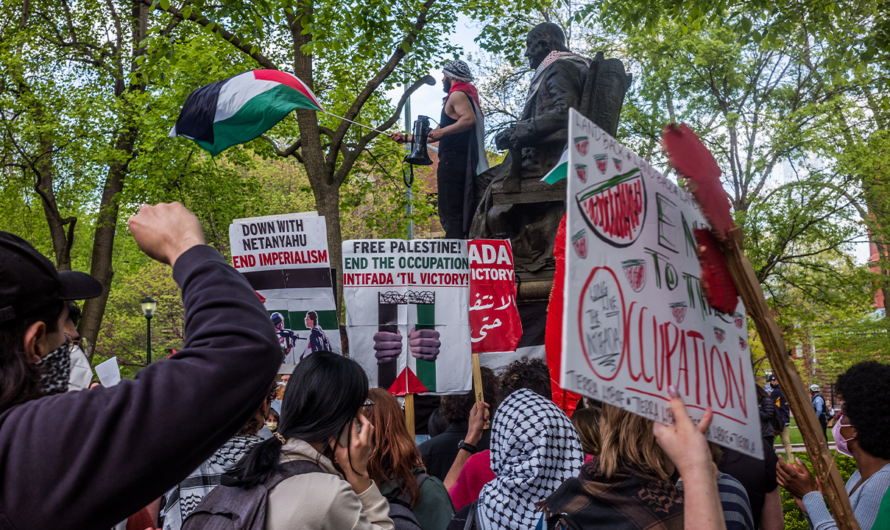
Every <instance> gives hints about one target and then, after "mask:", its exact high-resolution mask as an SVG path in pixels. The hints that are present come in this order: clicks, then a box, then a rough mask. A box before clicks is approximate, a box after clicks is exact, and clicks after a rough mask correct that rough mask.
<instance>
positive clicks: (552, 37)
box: [525, 22, 569, 70]
mask: <svg viewBox="0 0 890 530" xmlns="http://www.w3.org/2000/svg"><path fill="white" fill-rule="evenodd" d="M525 44H526V47H525V56H526V57H528V65H529V66H530V67H531V68H532V69H533V70H534V69H535V68H537V67H538V66H541V63H542V62H543V61H544V59H546V58H547V55H549V54H550V52H553V51H560V52H567V51H569V49H568V48H566V35H565V33H563V32H562V28H560V27H559V26H557V25H556V24H553V23H550V22H543V23H541V24H538V25H537V26H535V27H534V28H532V30H531V31H529V32H528V37H526V38H525Z"/></svg>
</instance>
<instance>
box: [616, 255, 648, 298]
mask: <svg viewBox="0 0 890 530" xmlns="http://www.w3.org/2000/svg"><path fill="white" fill-rule="evenodd" d="M621 268H623V269H624V275H625V276H626V277H627V281H628V282H630V288H631V289H633V290H634V292H635V293H638V292H640V291H642V290H643V287H644V286H645V285H646V262H645V261H644V260H641V259H629V260H627V261H622V262H621Z"/></svg>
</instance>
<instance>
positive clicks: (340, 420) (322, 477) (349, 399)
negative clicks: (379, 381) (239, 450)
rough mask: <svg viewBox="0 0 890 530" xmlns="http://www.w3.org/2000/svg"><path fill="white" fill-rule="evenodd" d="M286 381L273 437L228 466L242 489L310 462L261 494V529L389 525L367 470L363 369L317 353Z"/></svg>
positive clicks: (386, 529) (369, 438) (374, 529)
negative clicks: (308, 468) (291, 464)
mask: <svg viewBox="0 0 890 530" xmlns="http://www.w3.org/2000/svg"><path fill="white" fill-rule="evenodd" d="M331 381H336V382H337V384H336V385H332V384H331ZM290 383H291V384H288V386H287V389H286V390H285V392H284V400H283V401H282V404H281V420H280V422H279V424H278V430H277V432H276V433H275V435H274V436H273V437H272V438H269V439H268V440H265V441H263V442H260V443H258V444H257V445H255V446H254V447H253V448H252V449H251V450H250V451H249V452H248V453H247V454H246V455H245V456H244V457H243V458H242V459H241V461H239V462H238V464H237V465H236V466H235V467H234V469H233V470H232V471H231V474H232V475H234V476H235V477H237V479H238V481H239V482H240V483H241V485H242V487H245V488H247V489H250V488H252V487H254V486H257V485H260V484H263V483H265V482H266V481H267V480H268V479H269V478H270V477H271V476H272V475H273V474H275V473H281V472H284V473H286V472H287V471H286V470H287V468H285V467H283V466H282V464H285V463H288V462H295V461H306V462H309V463H311V464H313V465H314V466H313V469H312V471H311V472H301V473H300V474H295V475H293V476H290V477H288V478H286V479H284V480H283V481H281V482H279V483H278V484H277V485H276V486H275V487H273V488H272V489H271V490H270V491H269V495H268V499H267V505H266V517H265V528H275V529H283V530H286V529H291V528H294V529H297V528H299V529H307V530H312V529H322V528H338V529H341V528H342V529H344V530H349V529H354V530H391V529H393V528H394V525H393V522H392V520H391V519H390V518H389V515H388V514H389V503H388V502H387V501H386V499H385V498H384V497H383V495H382V494H381V493H380V490H379V489H378V487H377V485H376V484H375V483H374V481H373V480H372V479H371V478H370V476H369V474H368V458H369V456H370V454H371V448H372V446H373V440H374V426H373V425H371V423H370V422H369V421H368V419H367V418H366V417H365V416H364V415H363V414H361V412H360V411H361V409H362V408H363V407H366V406H367V399H368V376H367V375H366V374H365V371H364V370H363V369H362V368H361V366H359V365H358V363H356V362H355V361H353V360H352V359H349V358H346V357H343V356H342V355H337V354H335V353H331V352H328V351H319V352H315V353H313V354H312V355H310V356H308V357H306V359H304V360H303V361H302V362H300V364H299V365H297V367H296V368H295V369H294V372H293V374H292V375H291V378H290Z"/></svg>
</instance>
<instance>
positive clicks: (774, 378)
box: [766, 374, 778, 381]
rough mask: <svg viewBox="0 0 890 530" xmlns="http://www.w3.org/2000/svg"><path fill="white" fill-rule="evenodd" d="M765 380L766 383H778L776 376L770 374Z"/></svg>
mask: <svg viewBox="0 0 890 530" xmlns="http://www.w3.org/2000/svg"><path fill="white" fill-rule="evenodd" d="M766 380H767V381H778V379H776V376H775V375H772V374H770V376H769V377H767V378H766Z"/></svg>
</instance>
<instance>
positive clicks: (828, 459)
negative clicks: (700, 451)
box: [723, 228, 860, 530]
mask: <svg viewBox="0 0 890 530" xmlns="http://www.w3.org/2000/svg"><path fill="white" fill-rule="evenodd" d="M731 235H732V238H733V241H731V242H727V243H728V244H726V245H723V253H724V257H725V258H726V265H727V267H728V268H729V272H730V274H731V275H732V280H733V282H734V283H735V285H736V288H737V289H738V291H739V296H741V297H742V301H743V302H744V303H745V309H746V310H747V312H748V317H749V318H751V319H752V320H753V321H754V324H755V325H756V326H757V332H758V333H759V334H760V340H761V341H762V342H763V349H764V350H766V355H767V357H768V358H769V362H770V365H771V366H772V368H773V373H774V374H775V376H776V378H777V379H778V380H779V385H780V386H781V388H782V393H783V394H784V395H785V399H787V400H788V404H789V405H790V406H791V411H792V412H793V413H794V417H795V418H796V419H797V428H798V429H799V430H800V434H801V435H802V436H803V442H804V445H805V446H806V449H807V453H808V454H809V455H810V461H811V462H812V463H813V471H814V472H815V476H816V478H817V479H818V480H819V484H820V486H821V487H822V495H823V496H824V497H825V500H826V502H827V504H828V506H829V508H831V513H832V514H833V515H834V520H835V521H836V522H837V527H838V529H839V530H860V528H859V523H857V522H856V518H855V517H854V515H853V508H852V507H851V506H850V497H849V496H848V495H847V491H846V489H845V488H844V482H843V480H841V475H840V473H839V472H838V469H837V466H836V465H835V463H834V458H833V457H832V455H831V451H830V450H829V449H828V443H827V442H826V441H825V434H824V433H823V432H822V428H821V426H820V425H819V419H818V418H817V417H816V411H815V409H813V405H812V403H811V402H810V399H809V396H808V395H807V391H806V387H804V384H803V381H802V380H801V379H800V375H799V374H798V373H797V370H796V369H795V368H794V365H793V364H792V363H791V360H790V359H789V358H788V352H787V350H786V349H785V339H784V337H783V336H782V332H781V331H780V330H779V326H778V325H776V321H775V320H774V319H773V315H772V312H771V311H770V308H769V306H768V305H767V304H766V298H765V297H764V295H763V289H761V287H760V281H759V280H758V279H757V276H756V275H755V274H754V268H753V267H751V263H750V262H749V261H748V259H747V258H746V257H745V255H744V253H743V252H742V250H741V249H742V229H741V228H736V229H734V230H733V231H732V232H731ZM730 245H731V246H730ZM788 456H790V455H788Z"/></svg>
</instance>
